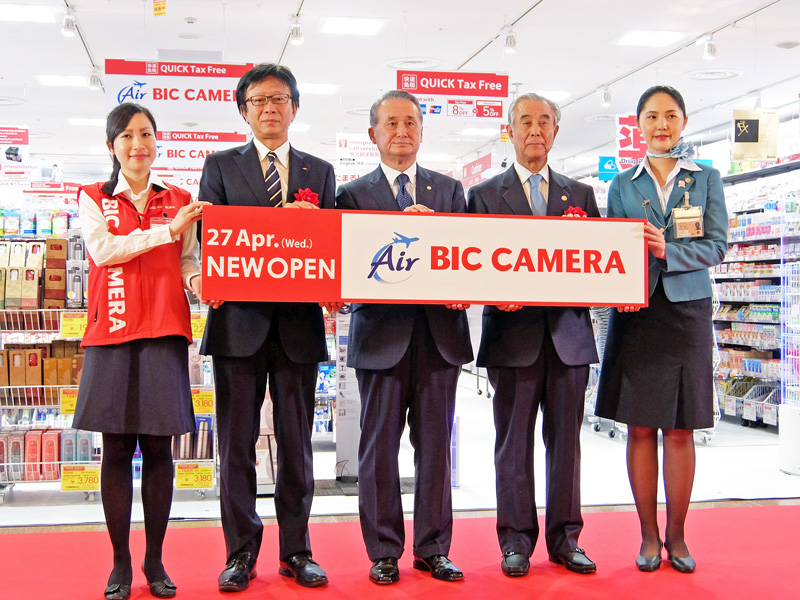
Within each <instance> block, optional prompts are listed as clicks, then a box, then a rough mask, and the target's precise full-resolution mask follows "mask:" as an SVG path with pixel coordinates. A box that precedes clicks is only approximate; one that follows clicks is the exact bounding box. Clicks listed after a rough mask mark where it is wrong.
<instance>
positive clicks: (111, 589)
mask: <svg viewBox="0 0 800 600" xmlns="http://www.w3.org/2000/svg"><path fill="white" fill-rule="evenodd" d="M104 594H105V596H106V600H128V598H130V597H131V586H129V585H125V584H124V583H112V584H111V585H109V586H108V587H107V588H106V591H105V592H104Z"/></svg>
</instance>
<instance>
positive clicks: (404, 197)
mask: <svg viewBox="0 0 800 600" xmlns="http://www.w3.org/2000/svg"><path fill="white" fill-rule="evenodd" d="M408 181H409V179H408V175H406V174H405V173H400V175H398V176H397V183H399V184H400V190H399V191H398V192H397V205H398V206H399V207H400V210H405V209H407V208H408V207H409V206H414V200H413V199H412V198H411V194H409V193H408V190H407V189H406V184H407V183H408Z"/></svg>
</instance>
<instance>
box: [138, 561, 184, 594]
mask: <svg viewBox="0 0 800 600" xmlns="http://www.w3.org/2000/svg"><path fill="white" fill-rule="evenodd" d="M142 573H144V563H142ZM144 578H145V579H146V580H147V585H149V586H150V594H151V595H153V596H155V597H156V598H174V597H175V593H176V592H177V591H178V586H176V585H175V584H174V583H172V580H171V579H170V578H169V576H167V577H166V578H164V579H161V580H159V581H150V580H149V579H147V573H144Z"/></svg>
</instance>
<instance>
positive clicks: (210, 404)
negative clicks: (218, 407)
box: [192, 389, 214, 415]
mask: <svg viewBox="0 0 800 600" xmlns="http://www.w3.org/2000/svg"><path fill="white" fill-rule="evenodd" d="M192 406H193V407H194V412H195V414H200V415H210V414H213V413H214V391H213V390H198V389H193V390H192Z"/></svg>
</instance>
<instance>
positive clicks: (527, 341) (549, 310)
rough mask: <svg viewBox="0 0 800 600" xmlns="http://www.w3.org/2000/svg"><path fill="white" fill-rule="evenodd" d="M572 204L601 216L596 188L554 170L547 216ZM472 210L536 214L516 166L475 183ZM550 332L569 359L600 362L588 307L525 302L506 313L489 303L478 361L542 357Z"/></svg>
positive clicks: (512, 362)
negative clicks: (543, 344)
mask: <svg viewBox="0 0 800 600" xmlns="http://www.w3.org/2000/svg"><path fill="white" fill-rule="evenodd" d="M571 206H577V207H580V208H582V209H583V210H584V211H586V213H587V214H588V216H590V217H599V216H600V212H599V211H598V210H597V203H596V202H595V199H594V191H593V190H592V188H591V187H589V186H588V185H586V184H583V183H578V182H577V181H575V180H573V179H570V178H569V177H565V176H563V175H559V174H558V173H556V172H555V171H553V170H552V169H550V180H549V192H548V197H547V216H554V217H555V216H559V215H563V214H564V213H565V212H566V210H567V209H568V208H569V207H571ZM467 212H471V213H480V214H498V215H528V216H533V212H532V211H531V207H530V204H529V203H528V199H527V197H526V196H525V190H524V189H523V188H522V183H521V182H520V180H519V176H518V175H517V172H516V170H515V169H514V165H511V167H509V168H508V169H506V170H505V171H504V172H503V173H500V174H498V175H495V176H494V177H492V178H491V179H489V180H488V181H484V182H483V183H479V184H478V185H476V186H473V187H471V188H470V189H469V194H468V199H467ZM546 331H549V332H550V336H551V338H552V340H553V345H554V346H555V348H556V352H557V353H558V356H559V358H560V359H561V361H562V362H563V363H564V364H566V365H573V366H575V365H588V364H592V363H595V362H597V360H598V359H597V349H596V347H595V343H594V332H593V331H592V321H591V318H590V317H589V310H588V309H587V308H569V307H567V308H564V307H551V306H525V307H523V308H521V309H520V310H517V311H515V312H503V311H501V310H499V309H498V308H496V307H494V306H486V307H485V308H484V309H483V334H482V335H481V344H480V348H479V350H478V361H477V364H478V366H481V367H527V366H530V365H532V364H533V363H534V362H536V359H537V358H538V357H539V352H540V351H541V348H542V342H543V340H544V335H545V332H546Z"/></svg>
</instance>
